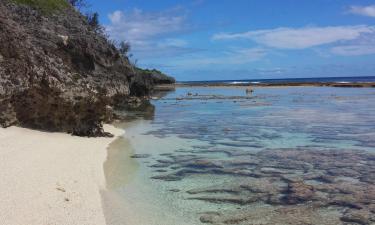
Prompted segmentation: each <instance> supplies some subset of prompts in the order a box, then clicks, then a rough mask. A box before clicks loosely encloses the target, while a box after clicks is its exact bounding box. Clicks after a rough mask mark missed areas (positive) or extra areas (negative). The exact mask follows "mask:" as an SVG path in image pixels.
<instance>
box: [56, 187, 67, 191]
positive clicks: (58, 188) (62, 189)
mask: <svg viewBox="0 0 375 225" xmlns="http://www.w3.org/2000/svg"><path fill="white" fill-rule="evenodd" d="M56 190H58V191H61V192H66V190H65V189H64V188H62V187H57V188H56Z"/></svg>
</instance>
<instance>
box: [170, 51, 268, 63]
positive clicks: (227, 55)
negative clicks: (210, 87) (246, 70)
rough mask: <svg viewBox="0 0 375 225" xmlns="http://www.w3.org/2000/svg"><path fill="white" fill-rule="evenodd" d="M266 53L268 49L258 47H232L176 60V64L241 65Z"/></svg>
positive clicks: (253, 60)
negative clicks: (227, 49)
mask: <svg viewBox="0 0 375 225" xmlns="http://www.w3.org/2000/svg"><path fill="white" fill-rule="evenodd" d="M267 54H268V50H267V49H264V48H260V47H255V48H243V49H234V50H230V51H225V52H222V53H218V54H216V55H215V56H212V55H211V56H210V55H201V56H199V57H192V58H189V59H183V60H178V61H176V62H175V63H176V65H177V66H181V67H191V66H212V65H241V64H248V63H251V62H255V61H258V60H260V59H262V58H263V57H265V56H266V55H267Z"/></svg>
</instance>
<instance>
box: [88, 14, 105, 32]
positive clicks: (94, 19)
mask: <svg viewBox="0 0 375 225" xmlns="http://www.w3.org/2000/svg"><path fill="white" fill-rule="evenodd" d="M86 18H87V22H88V23H89V25H90V26H91V27H92V28H93V29H94V30H95V31H101V30H102V27H101V26H100V23H99V13H97V12H94V13H87V14H86Z"/></svg>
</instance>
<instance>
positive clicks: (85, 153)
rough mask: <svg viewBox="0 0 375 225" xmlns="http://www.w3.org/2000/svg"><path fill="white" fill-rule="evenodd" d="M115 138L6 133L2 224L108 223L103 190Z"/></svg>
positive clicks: (0, 178) (2, 132)
mask: <svg viewBox="0 0 375 225" xmlns="http://www.w3.org/2000/svg"><path fill="white" fill-rule="evenodd" d="M105 129H106V131H110V132H111V133H113V134H115V135H120V134H121V133H122V131H121V130H118V129H116V128H114V127H112V126H108V125H107V126H105ZM113 140H114V139H113V138H82V137H73V136H70V135H68V134H62V133H47V132H40V131H35V130H29V129H24V128H18V127H10V128H7V129H0V224H6V225H34V224H35V225H53V224H59V225H70V224H77V225H101V224H105V218H104V214H103V209H102V203H101V196H100V190H101V189H104V188H105V178H104V172H103V162H104V161H105V159H106V157H107V151H106V147H107V146H108V144H109V143H110V142H112V141H113Z"/></svg>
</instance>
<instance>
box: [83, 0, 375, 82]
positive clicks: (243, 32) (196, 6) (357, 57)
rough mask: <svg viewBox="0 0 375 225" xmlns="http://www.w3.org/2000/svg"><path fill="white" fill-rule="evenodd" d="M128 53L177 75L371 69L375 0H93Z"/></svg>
mask: <svg viewBox="0 0 375 225" xmlns="http://www.w3.org/2000/svg"><path fill="white" fill-rule="evenodd" d="M89 2H90V4H91V10H92V11H97V12H99V14H100V21H101V23H102V24H103V25H104V26H105V27H106V29H107V32H108V34H109V35H110V37H111V38H112V39H115V40H117V41H121V40H126V41H129V42H130V43H131V45H132V54H133V57H132V60H134V61H135V60H137V64H138V65H139V66H141V67H145V68H157V69H160V70H161V71H163V72H165V73H168V74H170V75H172V76H174V77H176V78H177V80H180V81H185V80H221V79H260V78H286V77H324V76H326V77H327V76H375V0H372V1H366V0H361V1H355V0H350V1H348V0H257V1H256V0H231V1H230V0H190V1H185V0H179V1H178V0H174V1H172V0H159V1H152V0H107V1H102V0H91V1H89Z"/></svg>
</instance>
